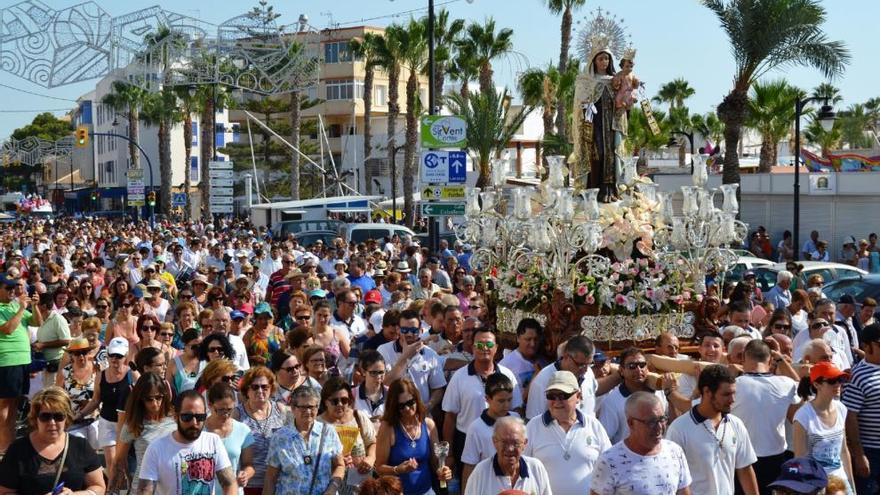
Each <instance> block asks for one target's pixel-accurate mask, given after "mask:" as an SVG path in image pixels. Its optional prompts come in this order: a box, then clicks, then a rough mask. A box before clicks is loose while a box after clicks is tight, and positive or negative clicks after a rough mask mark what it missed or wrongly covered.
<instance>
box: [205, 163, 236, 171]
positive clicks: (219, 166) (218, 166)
mask: <svg viewBox="0 0 880 495" xmlns="http://www.w3.org/2000/svg"><path fill="white" fill-rule="evenodd" d="M208 170H232V162H208Z"/></svg>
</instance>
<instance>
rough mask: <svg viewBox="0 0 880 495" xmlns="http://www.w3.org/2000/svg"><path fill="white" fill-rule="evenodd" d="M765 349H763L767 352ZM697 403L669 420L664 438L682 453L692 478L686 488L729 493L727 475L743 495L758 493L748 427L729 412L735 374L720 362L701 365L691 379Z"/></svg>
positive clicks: (731, 485)
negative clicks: (678, 447) (739, 487)
mask: <svg viewBox="0 0 880 495" xmlns="http://www.w3.org/2000/svg"><path fill="white" fill-rule="evenodd" d="M768 353H769V351H768ZM697 388H698V389H699V390H700V404H699V405H697V406H694V407H693V408H691V410H690V412H689V413H688V414H682V415H681V416H679V417H678V418H677V419H676V420H675V421H673V422H672V424H671V425H669V430H668V431H667V432H666V438H667V439H668V440H672V441H673V442H675V443H677V444H678V445H679V446H680V447H681V448H682V449H683V450H684V452H685V456H686V457H687V462H688V467H689V468H690V471H691V476H692V477H693V484H692V485H691V489H692V491H693V492H694V493H699V494H705V495H726V494H730V493H733V491H734V481H733V475H734V473H736V477H737V479H738V480H739V484H740V485H741V486H742V488H743V493H745V494H746V495H758V482H757V481H756V479H755V472H754V471H753V470H752V464H753V463H754V462H755V461H756V460H757V457H756V456H755V451H754V450H753V449H752V442H751V440H750V438H749V431H748V430H747V429H746V425H745V424H744V423H743V422H742V420H741V419H739V418H737V417H736V416H734V415H732V414H730V409H731V406H733V400H734V398H735V397H736V378H735V377H734V376H733V374H731V373H730V371H729V370H728V369H727V367H725V366H721V365H717V364H713V365H711V366H708V367H706V368H705V369H704V370H703V371H702V372H701V373H700V377H699V379H698V380H697Z"/></svg>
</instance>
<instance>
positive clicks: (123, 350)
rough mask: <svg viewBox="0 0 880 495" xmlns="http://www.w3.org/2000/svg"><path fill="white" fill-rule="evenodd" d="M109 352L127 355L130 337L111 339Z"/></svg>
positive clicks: (108, 347)
mask: <svg viewBox="0 0 880 495" xmlns="http://www.w3.org/2000/svg"><path fill="white" fill-rule="evenodd" d="M107 354H108V355H112V354H122V355H123V356H127V355H128V339H126V338H125V337H113V340H111V341H110V344H109V345H108V346H107Z"/></svg>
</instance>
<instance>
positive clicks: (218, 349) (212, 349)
mask: <svg viewBox="0 0 880 495" xmlns="http://www.w3.org/2000/svg"><path fill="white" fill-rule="evenodd" d="M215 352H216V353H218V354H223V347H221V346H211V347H208V354H212V353H215Z"/></svg>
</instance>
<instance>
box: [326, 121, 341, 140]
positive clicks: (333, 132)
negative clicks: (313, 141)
mask: <svg viewBox="0 0 880 495" xmlns="http://www.w3.org/2000/svg"><path fill="white" fill-rule="evenodd" d="M327 135H328V136H329V137H332V138H338V137H340V136H342V126H341V125H339V124H330V127H329V128H328V129H327Z"/></svg>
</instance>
